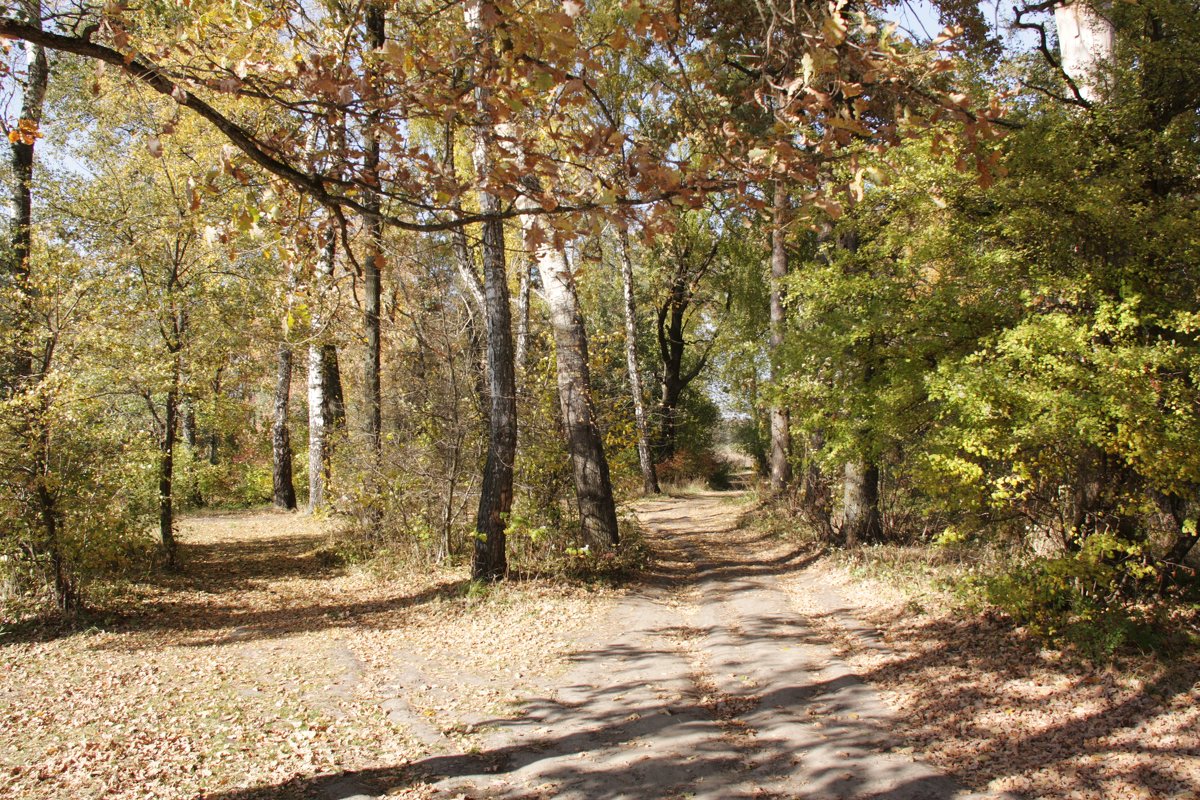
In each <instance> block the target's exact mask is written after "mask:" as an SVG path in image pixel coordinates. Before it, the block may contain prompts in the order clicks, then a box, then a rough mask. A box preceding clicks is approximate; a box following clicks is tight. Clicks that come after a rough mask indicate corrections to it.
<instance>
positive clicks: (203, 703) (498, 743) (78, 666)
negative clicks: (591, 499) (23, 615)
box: [0, 493, 965, 800]
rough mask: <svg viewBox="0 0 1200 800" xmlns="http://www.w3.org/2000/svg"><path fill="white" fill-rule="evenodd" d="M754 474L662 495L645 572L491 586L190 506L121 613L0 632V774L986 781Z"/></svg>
mask: <svg viewBox="0 0 1200 800" xmlns="http://www.w3.org/2000/svg"><path fill="white" fill-rule="evenodd" d="M743 501H744V498H743V496H741V495H738V494H735V493H726V494H716V493H713V494H706V495H700V496H695V497H689V498H686V499H681V498H664V499H660V500H653V501H646V502H643V503H641V504H640V505H639V511H638V513H639V516H640V517H641V519H642V521H643V523H644V525H645V527H646V528H647V532H648V538H649V540H650V544H651V546H652V549H653V550H654V552H655V556H656V558H655V566H654V568H653V571H652V572H651V573H650V574H649V575H647V576H646V579H645V580H644V581H639V582H635V583H634V584H633V585H632V586H630V587H628V588H627V589H625V590H623V591H613V590H608V589H597V588H594V587H587V586H578V585H576V586H568V585H564V584H562V583H561V582H556V581H551V580H536V579H535V580H519V581H506V582H504V583H503V584H500V585H497V586H495V587H492V588H490V589H488V590H486V591H482V592H479V591H477V590H476V588H473V587H471V586H470V585H469V584H468V582H467V581H465V580H464V579H463V577H462V575H461V570H459V571H449V570H447V571H439V570H436V569H430V570H424V571H421V570H411V569H409V570H402V571H400V572H399V573H398V574H394V575H388V574H380V573H378V572H372V571H369V570H363V569H354V568H344V567H340V566H338V565H337V563H336V561H335V560H333V559H330V558H329V556H328V553H326V552H325V551H324V550H323V544H324V538H323V534H322V532H321V530H320V528H319V526H316V525H314V523H313V520H312V519H311V518H308V517H304V516H296V515H283V514H273V513H245V514H235V515H227V516H211V517H200V518H193V519H191V520H188V521H187V522H186V523H185V525H184V528H183V531H182V535H181V540H182V543H183V554H184V558H185V568H184V570H183V571H182V573H180V574H178V575H175V576H159V577H158V578H156V579H155V581H152V582H150V583H147V584H144V585H142V586H140V587H138V594H139V596H138V600H137V602H136V603H128V602H127V603H126V604H125V605H124V606H122V608H124V609H125V610H124V611H123V612H122V613H120V614H115V615H114V616H112V617H111V618H110V619H108V620H107V621H105V620H98V621H97V624H96V625H95V626H93V627H92V628H90V629H88V630H85V631H75V632H64V635H61V636H58V635H55V634H54V633H53V632H42V633H37V632H34V633H32V634H30V635H28V636H24V637H23V636H18V635H8V636H6V637H5V638H4V639H3V640H0V796H3V797H14V798H20V799H21V800H27V799H33V798H37V799H38V800H41V799H42V798H45V799H46V800H60V799H61V800H66V799H67V798H70V799H71V800H76V799H77V798H105V800H110V799H111V800H133V798H137V799H138V800H144V799H145V798H170V799H171V800H189V799H192V800H278V798H321V799H322V800H349V799H350V798H355V799H356V800H364V799H365V798H377V797H384V796H387V797H400V798H410V799H411V800H427V799H428V798H443V799H449V798H455V799H457V800H464V799H470V798H485V797H492V798H510V799H511V798H552V797H553V798H577V799H578V800H583V799H584V798H587V800H618V798H639V800H657V798H684V797H689V798H739V797H745V798H752V797H757V798H766V797H788V798H813V800H818V799H819V798H884V797H886V798H894V800H901V799H902V798H912V799H913V800H916V799H917V798H952V797H953V798H961V797H965V795H962V794H959V793H956V792H955V789H954V787H953V786H952V785H951V782H950V781H948V780H947V779H946V778H944V777H942V776H940V775H938V774H937V773H936V772H934V771H933V770H932V769H930V768H928V767H927V766H924V765H922V764H920V763H917V762H915V761H914V760H913V759H912V757H911V756H905V755H903V754H901V753H898V752H889V751H890V746H891V745H893V744H894V743H893V742H892V741H891V740H890V739H889V734H888V726H889V719H888V716H887V713H886V712H885V711H884V709H883V706H882V705H881V703H880V702H879V700H878V699H877V697H876V696H875V694H874V692H873V691H872V690H871V689H870V688H869V687H868V686H867V685H866V684H864V683H863V682H862V681H861V680H859V679H858V678H857V677H856V676H855V674H854V673H853V671H852V670H851V669H850V668H849V667H847V666H846V665H845V662H844V661H842V660H841V659H839V658H836V657H834V655H833V651H832V649H831V645H830V644H829V642H830V637H829V636H828V635H827V634H821V633H819V632H818V630H817V628H816V627H815V626H810V625H809V624H808V623H807V622H806V619H808V620H810V621H814V620H815V617H811V616H809V617H807V618H806V615H805V613H806V612H805V611H804V610H803V609H800V610H798V607H797V600H796V597H797V596H796V595H795V594H794V593H793V594H788V593H787V592H786V591H785V588H787V587H789V586H791V587H792V588H793V590H794V587H795V585H796V580H798V579H800V577H802V576H803V575H804V574H806V573H805V572H804V567H805V565H806V561H805V554H804V552H803V551H802V550H799V549H791V548H790V547H789V546H787V545H785V544H783V543H781V542H780V541H779V540H777V539H767V538H763V537H762V536H761V535H760V534H757V533H754V532H752V531H748V530H739V529H738V526H737V522H738V520H739V518H740V516H741V514H742V513H743V512H744V510H745V506H744V505H742V504H741V503H742V502H743ZM803 594H804V597H805V598H806V599H807V600H812V599H813V598H817V599H819V600H821V601H822V602H826V601H830V600H831V599H830V598H829V597H826V596H825V594H826V592H824V591H823V590H822V589H821V587H815V586H814V587H811V591H805V592H804V593H803ZM828 604H829V603H828V602H826V606H828ZM828 611H829V609H828V608H827V607H826V608H825V611H824V612H823V617H824V618H825V619H826V620H827V619H828V618H829V617H830V614H829V613H828ZM869 633H870V631H863V632H862V635H863V636H868V635H869ZM907 752H911V750H907Z"/></svg>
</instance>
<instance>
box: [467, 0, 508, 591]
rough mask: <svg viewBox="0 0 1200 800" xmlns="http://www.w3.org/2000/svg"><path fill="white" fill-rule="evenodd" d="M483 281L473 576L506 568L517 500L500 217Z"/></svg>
mask: <svg viewBox="0 0 1200 800" xmlns="http://www.w3.org/2000/svg"><path fill="white" fill-rule="evenodd" d="M481 11H482V2H481V0H468V2H467V3H466V4H465V5H464V6H463V16H464V17H465V19H466V23H467V29H468V30H469V32H470V34H471V41H472V44H473V45H474V47H475V69H476V70H477V71H478V72H483V71H484V70H488V69H491V68H492V60H493V57H494V53H493V42H492V35H491V32H490V30H489V29H488V28H487V26H486V25H485V24H484V22H483V19H482V16H481ZM483 83H484V82H483V81H480V82H479V84H478V85H479V88H477V89H476V92H475V110H476V112H477V114H478V116H479V119H480V121H479V122H478V123H477V124H476V125H475V126H474V127H473V129H472V135H473V139H474V147H473V148H472V153H471V157H472V161H473V162H474V166H475V174H476V179H477V180H478V181H479V182H480V185H481V188H480V190H479V209H480V211H481V212H483V213H484V214H495V213H498V212H499V211H500V210H501V202H500V199H499V198H498V197H496V196H495V195H494V194H492V193H491V192H489V191H487V190H486V189H484V188H482V186H483V185H484V184H485V182H486V181H487V179H488V177H489V176H490V175H491V173H492V167H493V158H494V154H495V148H496V142H495V138H496V137H495V131H494V130H493V129H492V127H490V126H489V124H488V120H489V114H490V111H489V106H488V101H489V97H488V93H487V90H486V89H484V88H482V87H483ZM482 254H483V284H484V303H485V306H486V311H487V355H488V375H489V380H490V383H491V386H490V389H491V400H492V403H491V414H490V419H489V423H488V451H487V460H486V462H485V463H484V468H483V480H482V482H481V485H480V489H479V512H478V514H477V515H476V517H475V551H474V554H473V556H472V561H471V577H472V578H473V579H474V580H497V579H499V578H503V577H504V575H505V574H506V573H507V572H508V560H507V558H506V555H505V529H506V527H507V525H508V513H509V511H510V510H511V509H512V499H513V461H514V459H515V458H516V451H517V386H516V375H515V372H514V369H513V341H512V312H511V310H510V308H509V296H508V274H507V269H506V266H505V256H504V225H503V223H502V222H501V221H500V220H498V219H493V220H488V221H487V222H484V223H483V248H482Z"/></svg>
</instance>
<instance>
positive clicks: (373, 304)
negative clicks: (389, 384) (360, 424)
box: [363, 2, 387, 457]
mask: <svg viewBox="0 0 1200 800" xmlns="http://www.w3.org/2000/svg"><path fill="white" fill-rule="evenodd" d="M366 22H367V45H368V46H369V47H370V48H371V49H372V50H376V51H377V50H382V49H383V45H384V41H385V40H386V38H387V21H386V18H385V16H384V5H383V4H382V3H378V2H372V3H369V4H368V5H367V10H366ZM374 72H375V69H374V68H373V67H372V69H371V74H373V73H374ZM378 125H379V115H378V113H373V114H372V115H371V116H370V117H369V118H368V120H367V126H366V130H364V131H363V141H364V150H365V154H364V156H363V161H364V163H363V166H364V168H365V172H366V176H367V179H368V182H370V183H373V184H374V185H376V186H378V185H379V133H378V130H377V128H378ZM363 205H365V206H366V208H367V209H368V212H374V213H368V214H366V216H365V218H364V220H363V227H364V228H365V233H366V239H367V246H366V253H365V256H364V258H363V283H364V287H363V293H364V298H363V327H364V329H365V332H366V339H367V353H366V363H365V364H364V367H363V383H364V393H365V397H364V403H363V405H364V409H363V413H364V416H365V418H366V435H367V441H368V443H369V444H370V447H371V448H372V450H373V452H374V453H375V454H376V456H377V457H378V454H379V450H380V447H381V445H382V439H381V438H380V431H381V430H382V426H383V412H382V409H383V395H382V390H381V388H380V375H379V371H380V327H379V307H380V296H381V293H382V289H383V279H382V274H381V273H382V270H383V264H384V256H383V220H382V219H381V218H380V217H379V212H380V210H381V208H382V205H381V203H380V197H379V192H378V191H375V190H373V189H372V190H369V191H367V192H365V193H364V196H363Z"/></svg>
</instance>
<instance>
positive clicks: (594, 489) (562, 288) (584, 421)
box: [517, 185, 620, 546]
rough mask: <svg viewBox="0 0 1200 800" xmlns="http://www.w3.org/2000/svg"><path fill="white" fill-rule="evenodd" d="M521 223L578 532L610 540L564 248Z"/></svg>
mask: <svg viewBox="0 0 1200 800" xmlns="http://www.w3.org/2000/svg"><path fill="white" fill-rule="evenodd" d="M530 189H531V191H533V192H534V193H535V194H541V191H540V188H539V187H536V186H533V185H531V186H530ZM531 202H532V201H531V200H530V199H529V198H528V197H527V196H522V197H521V198H519V199H518V201H517V203H518V205H519V206H522V205H524V206H528V205H530V204H531ZM521 226H522V228H523V229H524V231H525V238H526V241H527V243H528V246H529V248H530V250H531V255H532V257H533V260H534V263H535V264H537V268H538V274H539V275H540V276H541V279H542V293H543V295H544V296H545V299H546V305H547V306H548V307H549V310H550V327H551V329H552V330H553V331H554V355H555V361H556V364H557V378H558V401H559V407H560V409H561V411H562V418H563V426H564V427H565V428H566V435H567V450H568V451H569V452H570V454H571V464H572V466H573V467H574V472H575V498H576V502H577V504H578V508H579V522H580V527H581V529H582V532H583V538H584V541H585V542H588V543H591V544H596V545H599V546H605V545H615V544H617V543H618V541H619V539H620V534H619V532H618V530H617V507H616V503H615V502H614V500H613V493H612V480H611V478H610V477H609V472H608V459H607V458H606V457H605V455H604V442H603V439H602V438H601V436H600V428H599V426H598V425H597V424H596V412H595V409H594V407H593V406H592V382H591V374H590V371H589V369H588V347H587V330H586V329H585V328H584V325H583V315H582V314H581V313H580V310H579V299H578V296H577V292H576V289H575V277H574V275H573V274H572V272H571V266H570V264H569V263H568V260H567V254H566V252H565V251H564V250H563V248H562V246H561V245H559V244H557V243H555V241H554V233H553V231H552V230H550V229H549V227H548V226H547V225H546V224H545V223H544V222H543V221H542V220H541V219H540V218H539V217H537V216H535V215H532V214H527V215H525V216H523V217H521Z"/></svg>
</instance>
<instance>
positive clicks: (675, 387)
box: [655, 280, 689, 461]
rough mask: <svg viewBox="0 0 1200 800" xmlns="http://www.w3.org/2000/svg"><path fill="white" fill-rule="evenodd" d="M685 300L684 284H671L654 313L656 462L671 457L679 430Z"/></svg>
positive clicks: (679, 282)
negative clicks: (659, 380)
mask: <svg viewBox="0 0 1200 800" xmlns="http://www.w3.org/2000/svg"><path fill="white" fill-rule="evenodd" d="M688 302H689V301H688V298H687V296H686V294H685V285H684V283H683V282H682V281H680V280H676V281H674V282H673V283H672V285H671V287H670V289H669V291H668V295H667V300H666V302H665V303H663V305H662V306H661V307H660V308H659V310H658V353H659V359H660V361H661V367H662V383H661V392H662V393H661V395H660V400H659V410H658V413H659V426H660V428H659V435H658V442H657V443H656V446H655V450H656V451H657V452H656V456H657V458H658V460H659V461H665V460H666V459H668V458H670V457H671V456H673V455H675V442H676V438H677V436H678V431H679V398H680V397H681V396H682V394H683V389H684V382H683V375H682V373H683V348H684V341H683V318H684V314H685V313H686V312H687V307H688Z"/></svg>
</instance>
